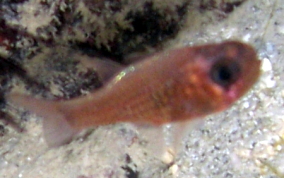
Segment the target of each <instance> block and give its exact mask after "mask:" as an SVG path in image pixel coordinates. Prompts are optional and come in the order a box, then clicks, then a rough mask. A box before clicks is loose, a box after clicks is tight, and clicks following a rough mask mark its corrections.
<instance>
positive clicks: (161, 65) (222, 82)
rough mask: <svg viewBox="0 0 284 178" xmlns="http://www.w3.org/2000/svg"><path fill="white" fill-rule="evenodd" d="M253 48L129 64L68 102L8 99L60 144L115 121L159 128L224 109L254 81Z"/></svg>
mask: <svg viewBox="0 0 284 178" xmlns="http://www.w3.org/2000/svg"><path fill="white" fill-rule="evenodd" d="M259 74H260V61H259V60H258V59H257V56H256V53H255V51H254V49H253V48H252V47H251V46H249V45H247V44H244V43H241V42H237V41H227V42H223V43H220V44H209V45H203V46H195V47H183V48H178V49H173V50H169V51H164V52H160V53H156V54H154V55H152V56H150V57H148V58H146V59H144V60H142V61H139V62H137V63H134V64H133V65H130V66H129V67H127V68H126V69H125V70H123V71H121V72H120V73H118V74H117V75H116V76H115V77H113V79H112V80H110V81H109V82H108V83H107V84H106V85H105V86H103V87H102V88H101V89H99V90H96V91H94V92H92V93H90V94H88V95H86V96H81V97H78V98H75V99H71V100H68V101H45V100H41V99H35V98H33V97H31V96H25V95H22V94H13V93H12V94H9V95H8V96H7V100H8V101H9V102H11V103H13V104H15V105H19V106H21V107H23V108H25V109H27V110H30V111H31V112H34V113H36V114H38V115H39V116H42V117H43V118H44V120H43V127H44V134H45V137H46V140H47V142H48V144H49V145H51V146H58V145H61V144H62V143H65V142H67V141H69V140H70V138H72V136H73V135H74V134H76V133H77V132H80V131H81V130H83V129H84V128H88V127H94V126H99V125H107V124H114V123H118V122H134V123H138V124H147V125H162V124H165V123H169V122H178V121H185V120H191V119H195V118H200V117H203V116H206V115H209V114H212V113H216V112H219V111H222V110H224V109H226V108H228V107H229V106H231V105H232V104H233V102H234V101H236V100H237V99H238V98H240V97H241V96H243V95H244V94H245V93H246V92H247V91H248V90H249V89H250V88H251V87H252V86H253V84H254V83H255V82H256V81H257V79H258V76H259Z"/></svg>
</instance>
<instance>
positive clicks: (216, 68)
mask: <svg viewBox="0 0 284 178" xmlns="http://www.w3.org/2000/svg"><path fill="white" fill-rule="evenodd" d="M240 74H241V69H240V65H239V64H238V63H237V62H235V61H232V60H229V59H225V58H224V59H220V60H218V61H217V62H216V63H215V64H214V65H213V66H212V68H211V71H210V76H211V79H212V80H213V81H214V82H215V83H217V84H218V85H220V86H222V87H224V88H227V87H229V86H230V85H232V84H233V83H234V82H235V81H236V80H237V79H238V78H239V77H240Z"/></svg>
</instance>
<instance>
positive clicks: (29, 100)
mask: <svg viewBox="0 0 284 178" xmlns="http://www.w3.org/2000/svg"><path fill="white" fill-rule="evenodd" d="M6 99H7V101H8V102H11V103H12V104H15V105H17V106H20V107H23V108H25V109H27V110H29V111H31V112H34V113H35V114H37V115H38V116H41V117H43V134H44V137H45V140H46V142H47V144H48V145H49V146H51V147H56V146H60V145H63V144H65V143H68V142H69V141H70V140H71V139H72V137H73V136H74V135H75V134H76V133H77V132H78V131H76V130H75V129H74V128H72V127H71V125H70V124H69V123H68V120H67V118H66V115H65V114H64V111H61V110H60V103H57V102H54V101H45V100H40V99H36V98H33V97H31V96H25V95H22V94H9V95H8V96H7V97H6Z"/></svg>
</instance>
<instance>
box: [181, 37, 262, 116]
mask: <svg viewBox="0 0 284 178" xmlns="http://www.w3.org/2000/svg"><path fill="white" fill-rule="evenodd" d="M189 56H191V58H194V60H192V59H190V60H188V63H185V64H184V65H183V66H182V67H181V68H180V69H181V73H182V75H181V76H182V77H181V81H180V82H179V86H178V88H179V89H180V91H181V90H182V91H181V92H180V93H182V94H181V96H180V97H179V99H178V101H177V102H180V103H181V105H180V108H182V110H183V111H184V112H185V116H186V114H189V115H191V116H192V117H200V116H205V115H208V114H212V113H215V112H219V111H222V110H224V109H227V108H228V107H229V106H231V105H232V104H233V103H234V102H235V101H236V100H238V99H239V98H240V97H242V96H243V95H244V94H245V93H246V92H247V91H248V90H249V89H250V88H251V87H252V86H253V85H254V84H255V83H256V82H257V79H258V78H259V75H260V64H261V62H260V61H259V60H258V58H257V55H256V52H255V50H254V49H253V48H252V47H251V46H250V45H247V44H244V43H242V42H237V41H227V42H223V43H220V44H213V45H212V44H211V45H203V46H197V47H194V48H193V49H192V51H190V54H189ZM177 102H176V103H177Z"/></svg>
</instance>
